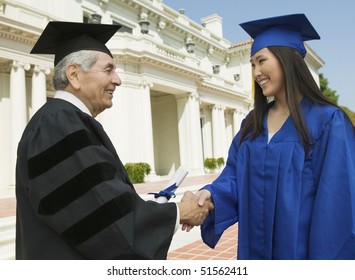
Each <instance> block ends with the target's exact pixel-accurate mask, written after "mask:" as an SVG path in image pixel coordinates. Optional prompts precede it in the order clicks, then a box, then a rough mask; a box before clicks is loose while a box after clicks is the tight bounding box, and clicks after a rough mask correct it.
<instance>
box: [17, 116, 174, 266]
mask: <svg viewBox="0 0 355 280" xmlns="http://www.w3.org/2000/svg"><path fill="white" fill-rule="evenodd" d="M100 127H101V126H100V125H99V124H98V122H96V121H95V120H94V119H92V118H91V117H89V116H87V117H83V114H82V113H81V112H80V113H78V112H74V111H68V112H66V113H63V112H58V113H56V114H51V115H50V116H44V117H43V118H41V120H39V121H38V125H36V126H35V127H34V128H32V130H31V131H30V132H28V135H27V137H26V139H25V140H24V142H25V143H22V144H21V148H20V151H19V152H20V154H21V156H20V158H21V159H20V161H19V165H20V166H23V168H22V169H21V171H20V172H19V173H20V174H21V176H20V177H21V180H20V179H19V181H22V182H23V189H24V190H25V191H26V193H27V194H26V196H28V200H29V201H30V205H31V207H32V211H34V213H35V215H36V216H37V217H38V218H39V219H40V220H41V221H42V223H43V224H45V225H46V227H48V228H50V229H51V231H52V232H54V236H57V237H53V235H51V234H50V233H48V239H52V240H53V239H54V238H58V239H63V240H65V243H66V244H68V246H69V247H70V248H73V250H75V251H76V252H78V253H79V254H80V255H81V256H82V257H83V258H87V259H165V258H166V255H167V252H168V249H169V246H170V242H171V239H172V236H173V234H174V227H175V222H176V215H177V210H176V205H175V204H174V203H166V204H158V203H155V202H152V201H150V202H148V201H144V200H143V199H141V198H140V197H139V195H138V194H137V193H136V192H135V190H134V188H133V185H132V184H131V182H130V181H129V179H127V178H128V176H127V174H126V172H125V170H124V168H123V165H122V163H121V162H120V160H119V158H118V156H117V154H116V152H115V151H112V149H110V148H108V147H107V145H104V143H105V142H107V141H109V140H108V137H107V135H106V133H105V132H104V131H103V129H102V128H100ZM26 182H28V183H26ZM19 185H21V183H19ZM23 212H25V211H23ZM19 215H29V214H28V213H20V214H19ZM34 238H35V237H34ZM39 242H40V241H39ZM58 247H59V246H58ZM61 247H63V246H61ZM37 249H38V248H37ZM38 250H40V249H38ZM57 253H58V252H57ZM56 257H58V256H55V255H54V256H53V258H56ZM59 258H60V256H59Z"/></svg>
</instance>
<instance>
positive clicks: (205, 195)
mask: <svg viewBox="0 0 355 280" xmlns="http://www.w3.org/2000/svg"><path fill="white" fill-rule="evenodd" d="M213 208H214V206H213V204H212V202H211V193H210V192H209V191H207V190H201V191H199V192H198V193H197V194H196V195H194V194H193V193H192V192H191V191H187V192H185V194H184V196H183V198H182V199H181V202H180V203H179V209H180V223H181V224H183V226H182V230H186V231H190V230H191V229H192V228H193V226H199V225H201V224H202V223H203V221H204V220H205V218H206V217H207V215H208V213H209V211H210V210H212V209H213Z"/></svg>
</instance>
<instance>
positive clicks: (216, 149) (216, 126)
mask: <svg viewBox="0 0 355 280" xmlns="http://www.w3.org/2000/svg"><path fill="white" fill-rule="evenodd" d="M212 142H213V143H212V144H213V157H214V158H217V157H219V156H220V155H221V154H222V152H221V137H220V118H219V106H218V105H214V106H213V108H212Z"/></svg>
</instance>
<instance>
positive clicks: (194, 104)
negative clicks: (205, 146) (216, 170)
mask: <svg viewBox="0 0 355 280" xmlns="http://www.w3.org/2000/svg"><path fill="white" fill-rule="evenodd" d="M188 108H189V122H190V127H189V128H190V145H191V171H192V172H201V171H202V170H203V156H202V138H201V137H202V135H201V125H200V102H199V97H198V95H197V93H192V94H190V97H189V99H188Z"/></svg>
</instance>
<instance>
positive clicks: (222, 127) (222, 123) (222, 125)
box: [216, 106, 228, 158]
mask: <svg viewBox="0 0 355 280" xmlns="http://www.w3.org/2000/svg"><path fill="white" fill-rule="evenodd" d="M225 109H226V108H225V107H223V106H220V107H219V137H220V142H221V150H220V154H218V155H216V158H219V157H223V158H226V157H227V153H228V152H227V151H228V147H227V145H228V144H227V131H226V117H225Z"/></svg>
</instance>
